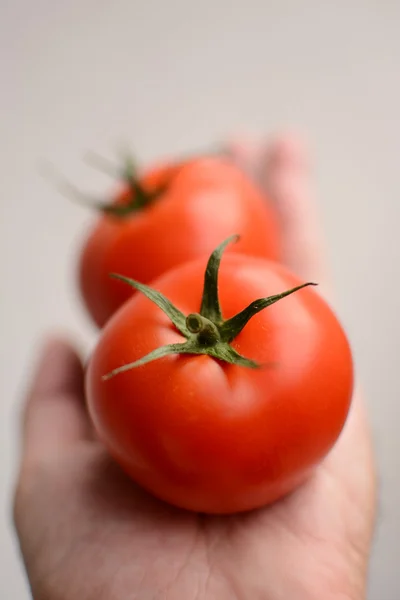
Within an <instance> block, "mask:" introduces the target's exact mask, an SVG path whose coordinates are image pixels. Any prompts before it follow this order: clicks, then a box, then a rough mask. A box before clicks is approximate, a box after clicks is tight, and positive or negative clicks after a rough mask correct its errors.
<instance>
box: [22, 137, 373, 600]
mask: <svg viewBox="0 0 400 600" xmlns="http://www.w3.org/2000/svg"><path fill="white" fill-rule="evenodd" d="M232 152H233V154H234V156H233V157H234V158H235V159H236V160H238V161H239V162H240V164H241V165H242V166H243V167H245V168H249V169H251V172H252V174H253V175H254V176H256V177H257V178H258V179H259V181H260V183H262V185H265V186H266V187H267V189H268V190H269V192H270V194H272V197H273V198H274V201H275V202H276V206H277V209H278V211H279V214H280V216H281V219H282V225H283V230H284V260H285V262H286V263H287V264H288V265H289V266H290V267H291V268H292V269H293V270H294V271H296V272H297V274H298V275H299V276H301V277H303V278H305V279H306V280H308V279H310V278H312V279H313V280H317V281H319V282H321V284H322V286H321V288H322V293H324V294H325V295H327V296H329V294H330V289H329V281H328V278H327V276H326V267H325V264H324V262H323V259H322V253H321V246H320V241H319V231H318V223H317V219H316V217H315V213H314V207H313V204H312V201H311V193H310V189H309V181H308V179H309V175H308V167H307V164H306V158H305V156H304V153H303V152H302V150H301V149H300V148H299V147H298V146H297V145H296V144H295V143H294V142H293V141H291V140H286V139H278V140H277V141H276V142H274V143H272V144H271V146H270V147H269V148H268V151H267V153H266V154H265V152H264V149H263V148H258V149H256V150H255V151H251V152H250V150H249V149H247V150H246V149H245V148H243V147H242V146H239V147H237V148H232ZM374 512H375V475H374V462H373V453H372V449H371V440H370V434H369V429H368V424H367V420H366V416H365V411H364V405H363V400H362V396H361V393H360V392H359V390H356V392H355V395H354V399H353V404H352V408H351V410H350V414H349V418H348V420H347V423H346V425H345V428H344V431H343V433H342V435H341V437H340V438H339V441H338V442H337V444H336V446H335V447H334V449H333V450H332V451H331V453H330V454H329V456H328V457H327V458H326V459H325V460H324V461H323V463H322V464H321V465H320V466H319V467H318V468H317V469H316V471H315V473H314V474H313V476H312V477H311V479H310V480H309V481H308V482H307V483H306V484H304V485H303V486H302V487H300V488H299V489H298V490H297V491H295V492H294V493H292V494H291V495H290V496H287V497H286V498H285V499H283V500H281V501H280V502H277V503H276V504H274V505H273V506H270V507H266V508H264V509H261V510H257V511H253V512H250V513H246V514H242V515H233V516H224V517H210V516H203V515H196V514H192V513H188V512H183V511H180V510H177V509H175V508H173V507H171V506H168V505H166V504H164V503H162V502H160V501H158V500H156V499H155V498H153V497H152V496H150V495H148V494H147V493H146V492H144V491H143V490H142V489H140V488H139V487H138V486H136V485H135V484H134V483H133V482H132V481H131V480H129V479H128V478H127V477H126V476H125V475H124V474H123V473H122V472H121V471H120V469H119V467H118V466H117V465H116V464H115V463H114V462H113V461H112V460H111V459H110V458H109V457H108V455H107V453H106V452H105V450H104V449H103V447H102V446H101V444H100V443H99V442H98V441H97V440H96V438H95V435H94V432H93V430H92V428H91V425H90V422H89V419H88V415H87V413H86V409H85V399H84V393H83V368H82V364H81V362H80V359H79V358H78V356H77V354H76V353H75V351H74V350H73V349H72V347H70V345H69V344H68V343H67V342H65V341H61V340H53V341H50V342H49V343H48V344H47V345H46V347H45V349H44V351H43V355H42V358H41V361H40V364H39V366H38V368H37V371H36V375H35V378H34V381H33V382H32V384H31V388H30V391H29V393H28V397H27V401H26V404H25V408H24V420H23V448H22V460H21V466H20V472H19V475H18V481H17V486H16V492H15V502H14V519H15V525H16V529H17V533H18V537H19V541H20V546H21V552H22V556H23V560H24V563H25V567H26V570H27V574H28V578H29V582H30V585H31V589H32V594H33V597H34V599H35V600H103V599H104V600H130V599H132V600H133V599H135V600H157V599H158V600H180V599H181V598H182V600H203V599H204V600H225V599H227V600H228V599H229V600H234V599H235V598H237V599H239V598H240V599H243V600H246V599H247V598H248V599H251V600H256V599H260V600H261V599H262V600H292V599H293V600H314V599H318V600H321V598H324V600H330V599H332V600H333V599H337V598H340V599H343V600H344V599H346V600H361V599H362V598H365V585H366V573H367V567H368V558H369V552H370V544H371V537H372V531H373V524H374Z"/></svg>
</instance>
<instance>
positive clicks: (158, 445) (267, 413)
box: [86, 253, 353, 513]
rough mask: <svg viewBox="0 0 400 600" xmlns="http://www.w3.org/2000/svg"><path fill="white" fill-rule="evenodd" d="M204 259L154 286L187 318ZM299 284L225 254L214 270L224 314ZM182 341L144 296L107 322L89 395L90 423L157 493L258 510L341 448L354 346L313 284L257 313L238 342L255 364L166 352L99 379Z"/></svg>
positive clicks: (184, 501) (275, 268)
mask: <svg viewBox="0 0 400 600" xmlns="http://www.w3.org/2000/svg"><path fill="white" fill-rule="evenodd" d="M205 265H206V261H205V260H204V259H198V260H196V261H194V262H190V263H186V264H184V265H181V266H179V267H177V268H175V269H174V270H172V271H170V272H168V273H166V274H164V275H163V276H162V277H161V278H159V279H158V280H157V281H156V282H155V283H154V286H153V287H154V288H155V289H156V290H159V291H160V292H162V293H163V294H164V295H165V296H166V297H167V298H169V299H170V300H171V301H172V303H173V304H174V305H175V306H176V307H177V308H178V309H179V310H180V311H182V312H183V313H184V314H185V315H188V314H190V313H194V312H197V311H199V309H200V304H201V298H202V286H203V280H204V270H205ZM300 283H301V282H299V280H298V279H297V278H296V277H295V276H294V275H292V274H291V273H290V272H289V271H288V270H287V269H286V268H284V267H283V266H281V265H279V264H276V263H272V262H268V261H265V260H262V259H257V258H249V257H246V256H243V255H239V254H234V253H231V254H229V253H228V254H227V255H226V256H225V258H224V259H223V261H222V264H221V268H220V275H219V296H220V305H221V308H222V314H223V317H224V319H229V318H231V317H233V316H234V315H236V314H237V313H238V312H240V311H241V310H242V309H243V308H244V307H246V306H247V305H249V304H250V303H251V302H252V301H254V300H255V299H256V298H260V297H264V296H266V295H268V294H276V293H281V292H283V291H285V290H287V289H288V288H292V287H293V286H297V285H299V284H300ZM182 342H185V338H184V336H183V335H182V334H181V333H180V332H179V331H178V330H177V329H176V327H175V326H174V325H172V323H171V322H170V320H169V318H168V317H167V316H166V314H164V313H163V312H162V311H161V310H160V308H158V306H156V305H155V304H153V303H152V302H151V301H150V300H149V299H148V298H146V297H145V296H143V295H142V294H136V295H135V296H134V297H133V298H132V299H131V300H129V301H128V302H127V303H126V304H125V305H124V306H123V307H122V308H121V309H120V310H119V311H118V312H117V313H116V314H115V315H114V316H113V318H112V319H111V320H110V321H109V322H108V324H107V325H106V326H105V328H104V330H103V332H102V335H101V337H100V339H99V342H98V345H97V347H96V348H95V351H94V353H93V355H92V357H91V360H90V362H89V365H88V371H87V375H86V390H87V398H88V407H89V412H90V415H91V418H92V420H93V423H94V425H95V428H96V430H97V432H98V435H99V437H100V439H102V440H103V441H104V443H105V445H106V446H107V448H108V449H109V451H110V453H111V454H112V456H113V457H114V458H115V460H116V461H117V462H118V463H119V464H120V465H121V466H122V468H123V469H124V470H125V471H126V472H127V473H128V474H129V475H130V476H131V477H132V478H133V479H134V480H135V481H136V482H138V483H139V484H140V485H141V486H143V487H144V488H145V489H147V490H148V491H150V492H152V493H153V494H154V495H155V496H157V497H159V498H161V499H163V500H165V501H167V502H170V503H172V504H174V505H176V506H178V507H182V508H185V509H190V510H194V511H200V512H205V513H232V512H238V511H244V510H248V509H254V508H256V507H260V506H263V505H265V504H268V503H271V502H273V501H275V500H277V499H278V498H280V497H282V496H284V495H285V494H287V493H288V492H290V491H291V490H293V489H294V488H295V487H297V486H298V485H299V484H300V483H301V482H302V481H303V480H304V479H305V478H306V477H307V476H308V474H309V473H310V470H311V469H312V467H314V465H316V464H317V463H318V462H319V461H320V460H321V459H322V458H323V457H324V456H325V455H326V454H327V452H328V451H329V450H330V449H331V448H332V446H333V445H334V443H335V441H336V440H337V438H338V436H339V434H340V432H341V430H342V427H343V425H344V423H345V420H346V417H347V414H348V410H349V405H350V401H351V396H352V388H353V366H352V356H351V351H350V348H349V344H348V341H347V338H346V335H345V333H344V331H343V329H342V327H341V325H340V324H339V322H338V320H337V318H336V316H335V315H334V313H333V312H332V310H331V309H330V307H329V306H328V304H327V303H326V302H325V301H324V300H323V299H322V297H321V296H320V295H318V294H317V293H316V292H315V291H314V290H313V289H312V288H310V287H307V288H304V289H301V290H299V291H297V292H296V293H294V294H293V295H291V296H288V297H286V298H284V299H281V300H280V301H279V302H276V303H275V304H274V305H272V306H268V307H267V308H265V309H264V310H262V312H259V313H258V314H256V315H255V316H254V317H253V318H252V319H251V320H250V321H249V322H248V323H247V324H246V325H245V327H244V328H243V329H242V331H241V332H240V333H239V334H238V335H237V337H236V338H235V339H234V340H233V341H232V342H231V346H232V347H233V348H234V349H235V350H236V351H237V352H239V353H240V354H241V355H244V356H245V357H248V358H250V359H253V360H255V361H257V362H258V363H260V364H261V365H262V366H261V368H259V369H251V368H248V367H245V366H241V365H236V364H228V363H227V362H224V361H221V360H218V359H215V358H213V357H211V356H209V355H206V354H201V355H191V354H187V355H180V354H171V355H168V356H165V357H164V358H160V359H158V360H154V361H153V362H149V363H147V364H144V365H142V366H139V367H136V368H132V369H129V370H126V371H125V372H120V373H119V374H116V375H114V376H113V377H111V378H109V379H106V380H104V379H103V376H104V375H107V374H108V373H109V372H110V371H112V370H114V369H115V368H118V367H121V366H122V365H126V364H127V363H130V362H132V361H135V360H137V359H140V358H141V357H143V356H145V355H146V354H148V353H149V352H151V351H153V350H154V349H156V348H159V347H161V346H164V345H166V344H175V343H182Z"/></svg>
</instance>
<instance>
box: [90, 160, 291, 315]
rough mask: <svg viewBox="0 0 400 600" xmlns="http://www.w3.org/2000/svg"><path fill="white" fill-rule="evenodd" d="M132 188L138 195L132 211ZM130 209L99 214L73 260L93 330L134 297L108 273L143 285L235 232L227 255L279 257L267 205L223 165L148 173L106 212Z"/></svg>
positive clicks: (205, 163)
mask: <svg viewBox="0 0 400 600" xmlns="http://www.w3.org/2000/svg"><path fill="white" fill-rule="evenodd" d="M137 184H139V185H140V191H141V192H142V193H141V198H140V199H139V200H140V202H138V203H137V204H136V205H135V193H134V189H135V185H137ZM157 191H158V192H159V193H158V195H157ZM129 203H130V205H131V208H132V210H127V211H126V214H122V215H121V214H120V215H117V214H111V213H110V210H108V211H107V212H105V214H102V216H101V217H100V218H99V220H98V222H97V223H96V224H95V226H94V229H93V230H92V231H91V232H90V234H89V236H88V237H87V238H86V239H85V240H84V244H83V248H82V251H81V254H80V259H79V288H80V290H81V293H82V297H83V300H84V303H85V306H86V308H87V309H88V311H89V314H90V315H91V316H92V318H93V319H94V321H95V323H96V324H97V325H98V326H99V327H102V326H103V325H104V324H105V323H106V321H107V320H108V319H109V317H110V316H111V315H112V314H113V313H114V312H115V311H116V310H117V308H119V306H120V305H121V304H123V303H124V302H125V301H126V300H127V299H128V298H129V297H130V296H131V295H132V293H133V290H132V289H131V288H129V287H128V286H126V285H124V284H122V283H121V282H120V281H116V280H112V279H110V277H109V273H110V272H117V273H122V274H123V275H126V276H129V277H132V278H133V279H137V280H139V281H142V282H145V283H146V282H149V281H152V280H153V279H155V278H157V277H158V276H160V275H162V274H163V273H164V272H165V271H168V270H169V269H171V268H172V267H175V266H177V265H179V264H181V263H183V262H186V261H188V260H193V259H195V258H198V257H200V256H202V255H204V254H208V253H210V252H211V251H212V250H213V249H214V247H215V246H216V245H217V244H218V243H219V241H220V240H221V239H224V238H226V237H227V236H229V235H231V234H232V233H236V232H237V233H239V234H240V235H241V240H240V242H239V243H238V244H237V247H235V248H233V249H232V251H234V252H241V253H244V254H248V255H252V256H262V257H266V258H270V259H278V258H279V254H280V248H279V232H278V223H277V218H276V215H275V212H274V209H273V207H272V204H271V203H268V201H267V200H266V199H265V198H264V196H263V195H262V193H261V192H260V190H259V189H258V188H257V187H256V186H255V185H254V184H253V183H252V182H251V181H250V180H249V179H248V178H247V177H246V176H245V175H244V174H243V173H242V172H241V171H240V170H239V169H238V168H237V167H236V166H235V165H233V164H232V163H230V162H229V161H228V160H227V159H223V158H220V157H215V156H211V157H202V158H196V159H190V160H188V161H185V162H181V163H171V164H167V165H165V166H161V167H157V168H154V169H152V170H150V171H149V172H147V173H145V174H144V175H143V177H142V178H141V180H140V182H138V181H134V182H133V185H128V184H126V185H123V186H122V189H121V191H120V193H119V194H118V195H117V198H116V201H115V202H114V203H113V206H112V207H113V208H115V207H117V210H118V209H120V208H121V206H125V207H126V206H127V205H129ZM108 208H109V207H108Z"/></svg>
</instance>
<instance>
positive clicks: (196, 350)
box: [103, 235, 317, 380]
mask: <svg viewBox="0 0 400 600" xmlns="http://www.w3.org/2000/svg"><path fill="white" fill-rule="evenodd" d="M237 239H238V236H236V235H235V236H231V237H230V238H228V239H227V240H225V241H224V242H222V244H220V245H219V246H218V248H216V249H215V250H214V252H213V253H212V254H211V256H210V258H209V261H208V263H207V267H206V272H205V276H204V288H203V295H202V301H201V307H200V312H199V313H190V314H189V315H188V316H186V317H185V315H184V314H183V313H182V312H181V311H180V310H179V309H178V308H177V307H175V306H174V305H173V304H172V302H170V300H168V298H166V297H165V296H164V295H163V294H161V292H158V291H157V290H154V289H153V288H151V287H149V286H147V285H145V284H143V283H140V282H138V281H134V280H133V279H129V278H128V277H123V276H122V275H115V274H113V275H112V277H115V278H116V279H120V280H121V281H124V282H125V283H127V284H128V285H130V286H131V287H133V288H134V289H135V290H138V291H140V292H142V293H143V294H144V295H145V296H146V297H147V298H148V299H149V300H150V301H151V302H154V303H155V304H156V305H157V306H158V307H159V308H160V309H161V310H162V311H163V312H164V313H165V314H166V315H167V316H168V317H169V318H170V319H171V321H172V323H173V324H174V325H175V327H176V328H177V330H178V331H179V332H180V333H181V334H182V335H183V336H184V338H186V341H184V342H182V343H178V344H169V345H167V346H162V347H160V348H156V349H155V350H153V351H152V352H150V353H149V354H147V355H146V356H143V357H142V358H140V359H138V360H137V361H134V362H132V363H129V364H126V365H122V366H120V367H117V368H115V369H114V370H113V371H111V373H108V374H107V375H104V376H103V379H105V380H106V379H110V378H111V377H114V376H115V375H118V374H119V373H123V372H124V371H129V370H130V369H134V368H136V367H140V366H143V365H145V364H146V363H149V362H151V361H153V360H157V359H160V358H164V357H166V356H169V355H171V354H193V355H198V354H206V355H208V356H210V357H212V358H215V359H217V360H220V361H222V362H225V363H229V364H233V365H237V366H241V367H247V368H251V369H255V368H258V367H260V365H259V364H258V363H257V362H256V361H254V360H252V359H250V358H247V357H245V356H242V355H241V354H239V353H238V352H237V351H236V350H235V349H234V348H232V346H231V345H230V344H231V342H232V341H233V340H234V339H235V338H236V337H237V336H238V335H239V334H240V332H241V331H242V330H243V328H244V327H245V326H246V324H247V323H248V322H249V320H250V319H251V318H252V317H254V315H256V314H257V313H259V312H260V311H261V310H264V309H265V308H267V307H269V306H271V305H272V304H275V302H278V301H280V300H282V299H283V298H286V296H290V295H291V294H294V293H295V292H297V291H299V290H301V289H303V288H305V287H307V286H310V285H317V284H315V283H312V282H307V283H303V284H301V285H298V286H296V287H294V288H292V289H290V290H287V291H285V292H282V293H280V294H275V295H273V296H267V297H265V298H260V299H258V300H254V301H253V302H251V304H249V306H247V308H245V309H244V310H242V311H241V312H240V313H238V314H237V315H235V316H233V317H232V318H230V319H227V320H226V321H225V320H224V319H223V317H222V311H221V306H220V303H219V298H218V272H219V268H220V263H221V257H222V254H223V252H224V250H225V248H226V246H227V245H228V244H229V243H230V242H232V241H234V240H237Z"/></svg>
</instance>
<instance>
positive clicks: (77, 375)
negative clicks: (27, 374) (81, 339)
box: [31, 333, 83, 396]
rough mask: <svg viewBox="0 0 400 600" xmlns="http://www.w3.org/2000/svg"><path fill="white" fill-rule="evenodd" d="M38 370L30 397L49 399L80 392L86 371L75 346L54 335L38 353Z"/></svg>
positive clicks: (50, 335) (41, 345) (60, 335)
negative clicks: (49, 396)
mask: <svg viewBox="0 0 400 600" xmlns="http://www.w3.org/2000/svg"><path fill="white" fill-rule="evenodd" d="M35 359H36V368H35V370H34V376H33V380H32V384H31V394H33V395H40V396H47V395H53V394H58V393H64V392H66V393H77V392H81V385H77V384H79V383H81V379H82V373H83V367H82V362H81V359H80V357H79V355H78V352H77V350H76V348H75V346H74V345H73V343H72V342H71V341H70V340H68V338H67V337H66V336H64V335H62V334H60V333H51V334H49V335H48V336H46V338H44V340H42V341H41V342H40V344H39V347H37V349H36V352H35Z"/></svg>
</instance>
